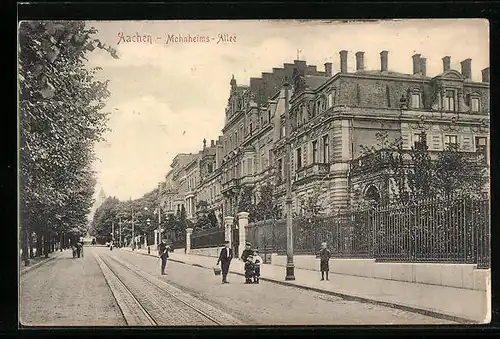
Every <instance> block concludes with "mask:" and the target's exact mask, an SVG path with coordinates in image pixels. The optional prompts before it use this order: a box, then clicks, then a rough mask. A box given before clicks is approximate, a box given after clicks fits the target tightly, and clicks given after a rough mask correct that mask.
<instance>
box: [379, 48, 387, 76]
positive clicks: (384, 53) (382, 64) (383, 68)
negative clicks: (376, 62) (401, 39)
mask: <svg viewBox="0 0 500 339" xmlns="http://www.w3.org/2000/svg"><path fill="white" fill-rule="evenodd" d="M387 54H389V52H387V51H382V52H380V70H381V71H382V72H387Z"/></svg>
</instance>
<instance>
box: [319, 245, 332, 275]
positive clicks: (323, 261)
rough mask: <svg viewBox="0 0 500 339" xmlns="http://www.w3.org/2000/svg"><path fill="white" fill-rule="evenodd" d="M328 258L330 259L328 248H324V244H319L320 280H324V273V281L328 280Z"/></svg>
mask: <svg viewBox="0 0 500 339" xmlns="http://www.w3.org/2000/svg"><path fill="white" fill-rule="evenodd" d="M330 258H331V253H330V250H329V249H328V248H326V242H324V243H322V244H321V249H320V250H319V259H320V267H319V269H320V271H321V280H325V273H326V280H329V279H328V271H329V268H330Z"/></svg>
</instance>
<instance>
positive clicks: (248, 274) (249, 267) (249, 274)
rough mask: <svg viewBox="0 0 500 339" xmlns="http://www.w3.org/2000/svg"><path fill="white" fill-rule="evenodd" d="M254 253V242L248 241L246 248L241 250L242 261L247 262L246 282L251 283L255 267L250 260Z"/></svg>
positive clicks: (245, 268)
mask: <svg viewBox="0 0 500 339" xmlns="http://www.w3.org/2000/svg"><path fill="white" fill-rule="evenodd" d="M252 255H253V250H252V244H251V243H249V242H247V243H246V244H245V249H244V250H243V252H241V258H240V259H241V261H243V263H244V264H245V267H244V270H245V284H249V283H250V282H251V277H252V276H253V273H252V271H253V268H252V263H251V262H250V261H249V260H248V259H249V257H250V256H252Z"/></svg>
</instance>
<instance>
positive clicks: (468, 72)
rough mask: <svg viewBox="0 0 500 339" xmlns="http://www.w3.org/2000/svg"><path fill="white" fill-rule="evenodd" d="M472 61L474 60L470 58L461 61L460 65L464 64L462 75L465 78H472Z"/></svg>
mask: <svg viewBox="0 0 500 339" xmlns="http://www.w3.org/2000/svg"><path fill="white" fill-rule="evenodd" d="M471 62H472V60H471V59H470V58H469V59H465V60H464V61H462V62H461V63H460V65H462V75H463V76H464V77H465V79H469V80H470V79H471Z"/></svg>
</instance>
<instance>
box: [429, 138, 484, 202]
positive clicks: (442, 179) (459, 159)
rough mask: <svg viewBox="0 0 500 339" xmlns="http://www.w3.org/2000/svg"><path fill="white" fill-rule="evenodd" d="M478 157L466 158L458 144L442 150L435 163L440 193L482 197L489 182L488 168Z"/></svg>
mask: <svg viewBox="0 0 500 339" xmlns="http://www.w3.org/2000/svg"><path fill="white" fill-rule="evenodd" d="M475 155H476V156H477V157H471V158H469V159H468V158H466V157H465V156H464V154H463V153H461V152H459V148H458V145H450V146H449V147H448V148H447V149H446V150H444V151H443V152H441V153H440V154H439V156H438V158H437V160H436V163H435V177H434V178H433V179H434V180H435V181H436V184H437V185H436V186H437V191H438V194H440V195H441V196H444V197H449V196H453V195H456V196H462V195H467V196H472V197H481V196H482V193H483V192H484V190H485V187H486V184H487V183H488V180H489V179H488V174H487V168H486V166H485V165H484V163H481V161H480V157H479V155H478V154H475Z"/></svg>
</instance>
